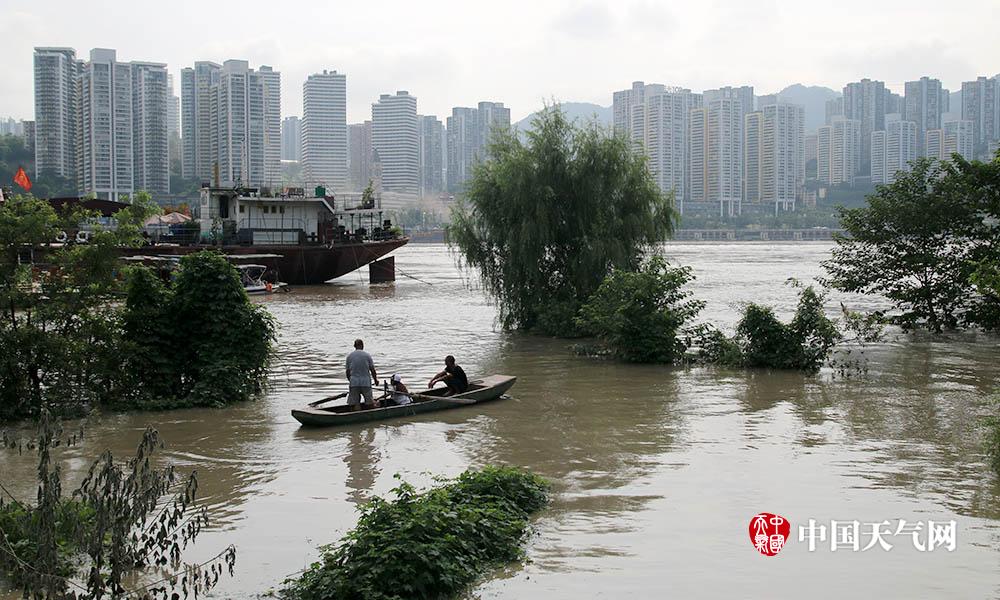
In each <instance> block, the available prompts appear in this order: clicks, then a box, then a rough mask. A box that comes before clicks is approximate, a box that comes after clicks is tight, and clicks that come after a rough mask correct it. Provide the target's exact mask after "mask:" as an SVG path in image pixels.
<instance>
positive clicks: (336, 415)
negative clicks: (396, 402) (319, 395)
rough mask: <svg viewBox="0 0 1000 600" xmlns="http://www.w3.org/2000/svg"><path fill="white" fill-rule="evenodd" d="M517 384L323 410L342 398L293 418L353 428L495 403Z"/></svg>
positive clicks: (478, 382)
mask: <svg viewBox="0 0 1000 600" xmlns="http://www.w3.org/2000/svg"><path fill="white" fill-rule="evenodd" d="M515 382H517V377H513V376H511V375H490V376H488V377H483V378H482V379H474V380H471V381H469V390H468V391H467V392H465V393H463V394H456V395H454V396H444V395H443V394H444V393H445V392H447V391H448V388H443V387H442V388H435V389H430V390H424V391H422V392H416V393H411V394H410V396H411V397H412V398H413V402H411V403H409V404H404V405H402V406H386V407H382V408H371V409H368V410H355V411H352V410H351V407H350V406H344V405H340V406H331V407H326V408H322V407H320V405H321V404H323V403H325V402H328V401H330V400H334V399H337V398H342V397H343V396H344V395H346V394H341V395H340V396H331V397H329V398H324V399H322V400H318V401H316V402H313V403H311V404H310V405H308V406H304V407H302V408H296V409H293V410H292V416H293V417H295V419H296V420H297V421H298V422H299V423H301V424H302V425H303V426H306V427H330V426H336V425H351V424H354V423H365V422H368V421H381V420H384V419H394V418H397V417H409V416H411V415H418V414H421V413H427V412H433V411H437V410H447V409H449V408H458V407H460V406H469V405H472V404H482V403H484V402H491V401H493V400H496V399H498V398H500V397H501V396H503V395H504V394H505V393H506V392H507V390H509V389H510V388H511V387H513V385H514V383H515Z"/></svg>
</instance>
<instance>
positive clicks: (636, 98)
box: [611, 81, 664, 138]
mask: <svg viewBox="0 0 1000 600" xmlns="http://www.w3.org/2000/svg"><path fill="white" fill-rule="evenodd" d="M663 91H664V86H662V85H660V84H658V83H651V84H649V85H646V84H645V83H643V82H641V81H633V82H632V87H631V88H630V89H627V90H621V91H618V92H615V93H614V94H612V97H611V107H612V113H613V114H612V119H613V121H612V124H613V126H614V130H615V132H616V133H619V134H621V135H624V136H626V137H628V138H632V111H633V108H634V107H636V106H639V107H642V106H643V105H644V104H645V102H646V96H647V94H648V95H654V94H662V93H663Z"/></svg>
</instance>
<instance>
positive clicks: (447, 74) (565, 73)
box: [0, 0, 1000, 122]
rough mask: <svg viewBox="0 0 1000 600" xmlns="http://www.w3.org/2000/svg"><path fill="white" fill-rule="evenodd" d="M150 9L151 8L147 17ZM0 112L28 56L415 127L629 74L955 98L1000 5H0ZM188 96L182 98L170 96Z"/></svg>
mask: <svg viewBox="0 0 1000 600" xmlns="http://www.w3.org/2000/svg"><path fill="white" fill-rule="evenodd" d="M153 6H155V7H156V8H153ZM0 8H2V10H0V19H2V20H0V56H2V57H3V60H2V61H0V81H3V82H4V85H3V94H0V116H14V117H16V118H31V117H32V115H33V113H34V104H33V91H32V88H33V75H32V48H33V47H34V46H69V47H73V48H75V49H76V50H77V53H78V55H82V56H86V55H87V54H88V53H89V51H90V49H91V48H93V47H105V48H114V49H116V50H118V58H119V60H147V61H159V62H165V63H167V64H168V65H169V69H170V72H171V73H174V78H175V81H176V83H177V86H178V87H179V85H180V82H179V76H178V73H179V71H180V69H181V68H182V67H185V66H190V65H191V64H193V63H194V61H195V60H212V61H215V62H222V61H223V60H225V59H228V58H243V59H247V60H249V61H250V63H251V66H258V65H260V64H269V65H271V66H273V67H274V68H275V69H277V70H280V71H281V77H282V104H283V107H282V113H283V114H284V115H300V114H301V112H302V82H303V81H304V80H305V78H306V76H307V75H308V74H310V73H314V72H317V71H322V70H323V69H336V70H338V71H340V72H343V73H347V86H348V87H347V90H348V120H349V121H350V122H355V121H360V120H362V119H365V118H370V115H371V108H370V107H371V102H373V101H374V100H376V99H377V98H378V94H380V93H387V92H394V91H395V90H401V89H405V90H409V91H410V93H412V94H414V95H416V96H417V98H418V110H419V111H420V112H421V113H422V114H435V115H438V116H439V117H442V118H443V117H444V116H446V115H447V114H448V113H450V110H451V107H452V106H468V105H472V104H474V103H475V102H477V101H479V100H497V101H501V102H504V103H506V104H507V105H508V106H509V107H510V108H511V117H512V119H513V120H517V119H520V118H521V117H523V116H525V115H527V114H528V113H530V112H532V111H534V110H536V109H537V108H539V107H540V106H541V105H542V101H543V99H551V98H555V99H557V100H563V101H580V102H594V103H598V104H601V105H609V104H611V93H612V91H614V90H617V89H622V88H625V87H628V85H629V84H630V82H631V81H632V80H634V79H642V80H645V81H647V82H657V83H665V84H668V85H683V86H685V87H689V88H691V89H694V90H696V91H700V90H702V89H705V88H711V87H715V86H718V85H727V84H728V85H738V84H752V85H753V86H754V87H755V88H756V91H757V93H758V94H763V93H769V92H774V91H777V90H779V89H781V88H783V87H784V86H786V85H789V84H792V83H803V84H806V85H825V86H828V87H832V88H834V89H838V90H839V89H840V88H841V87H842V86H843V84H844V83H845V82H847V81H853V80H857V79H860V78H861V77H865V76H867V77H871V78H873V79H881V80H883V81H885V82H886V84H887V85H888V86H889V87H890V88H893V89H894V90H896V91H899V92H902V83H903V82H904V81H906V80H908V79H916V78H918V77H920V76H921V75H931V76H935V77H938V78H939V79H941V81H942V83H943V84H944V85H945V87H948V88H950V89H952V90H955V89H958V87H959V86H960V85H961V82H962V81H966V80H969V79H973V78H974V77H975V76H977V75H994V74H997V73H1000V35H998V30H997V28H996V24H997V13H998V12H1000V11H998V10H997V9H998V2H997V0H959V1H957V2H941V1H940V0H933V1H926V0H839V1H838V2H830V1H828V0H827V1H823V2H815V1H803V0H799V1H794V0H787V1H786V0H780V1H779V0H754V1H753V2H749V1H747V0H693V1H690V2H684V3H680V2H668V1H663V0H660V1H653V0H618V1H614V2H604V1H596V0H595V1H586V0H584V1H580V2H572V1H567V0H504V1H502V2H497V1H492V2H476V1H474V0H472V1H470V0H465V1H450V0H441V1H435V0H426V1H423V2H417V1H412V0H411V1H400V2H396V1H380V0H367V1H361V2H359V1H353V2H345V1H344V0H332V1H329V2H320V1H315V0H282V1H276V0H267V1H263V0H242V1H240V2H234V1H231V0H214V1H213V0H171V1H168V2H156V3H155V4H154V3H152V2H149V1H148V0H131V1H129V2H125V1H123V0H91V1H89V2H80V1H79V0H72V1H70V0H37V1H36V2H15V1H14V0H0ZM179 92H180V90H179V89H178V90H177V93H178V94H179Z"/></svg>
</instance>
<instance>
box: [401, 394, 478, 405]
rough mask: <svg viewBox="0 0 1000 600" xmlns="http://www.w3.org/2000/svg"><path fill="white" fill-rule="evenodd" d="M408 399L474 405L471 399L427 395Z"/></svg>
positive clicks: (413, 395)
mask: <svg viewBox="0 0 1000 600" xmlns="http://www.w3.org/2000/svg"><path fill="white" fill-rule="evenodd" d="M410 397H412V398H416V399H419V400H443V401H444V402H451V403H452V404H475V403H476V401H475V400H473V399H472V398H452V397H450V396H429V395H427V394H410Z"/></svg>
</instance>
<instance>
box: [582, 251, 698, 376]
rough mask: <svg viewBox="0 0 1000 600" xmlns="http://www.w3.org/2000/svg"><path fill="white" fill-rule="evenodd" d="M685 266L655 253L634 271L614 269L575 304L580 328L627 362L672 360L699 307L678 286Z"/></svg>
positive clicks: (684, 279) (686, 273) (687, 275)
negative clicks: (580, 304)
mask: <svg viewBox="0 0 1000 600" xmlns="http://www.w3.org/2000/svg"><path fill="white" fill-rule="evenodd" d="M693 279H694V275H692V274H691V268H690V267H678V268H673V267H671V266H670V265H669V264H668V263H667V262H666V261H665V260H664V259H663V258H662V257H660V256H654V257H653V258H651V259H650V260H649V261H648V262H647V263H646V264H645V265H644V266H643V268H642V270H640V271H638V272H632V271H621V270H615V271H613V272H612V273H611V274H610V275H608V276H607V278H605V280H604V283H602V284H601V286H600V287H599V288H597V291H596V292H594V294H593V295H592V296H591V297H590V299H589V300H587V303H586V304H584V305H583V307H582V308H581V309H580V316H579V317H578V319H577V323H578V325H579V326H580V328H581V329H582V330H583V331H585V332H587V333H590V334H592V335H595V336H597V337H598V338H599V339H600V340H601V341H602V342H603V343H604V344H605V345H606V346H607V347H608V349H610V350H611V352H612V354H614V356H615V357H617V358H619V359H621V360H625V361H627V362H661V363H672V362H676V361H678V360H680V359H681V357H683V356H684V352H685V350H686V349H687V345H686V344H685V343H684V341H682V340H681V339H680V337H679V335H681V333H682V332H683V330H684V328H685V327H686V326H687V325H688V324H689V323H690V321H691V320H692V319H694V318H695V317H696V316H697V314H698V313H699V312H700V311H701V309H702V308H704V306H705V303H704V302H702V301H700V300H691V299H690V297H691V292H688V291H685V290H684V289H683V287H684V286H685V285H686V284H687V283H689V282H690V281H691V280H693Z"/></svg>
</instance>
